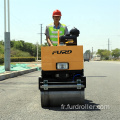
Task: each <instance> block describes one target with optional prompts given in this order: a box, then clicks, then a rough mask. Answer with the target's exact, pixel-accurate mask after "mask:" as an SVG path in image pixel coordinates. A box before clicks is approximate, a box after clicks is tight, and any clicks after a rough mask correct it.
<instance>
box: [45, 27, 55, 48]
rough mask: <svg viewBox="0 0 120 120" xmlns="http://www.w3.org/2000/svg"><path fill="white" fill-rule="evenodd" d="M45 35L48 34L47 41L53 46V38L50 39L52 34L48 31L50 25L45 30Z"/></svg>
mask: <svg viewBox="0 0 120 120" xmlns="http://www.w3.org/2000/svg"><path fill="white" fill-rule="evenodd" d="M45 35H46V40H47V43H48V44H49V46H53V44H52V42H51V40H50V37H49V36H50V35H49V31H48V27H47V26H46V30H45Z"/></svg>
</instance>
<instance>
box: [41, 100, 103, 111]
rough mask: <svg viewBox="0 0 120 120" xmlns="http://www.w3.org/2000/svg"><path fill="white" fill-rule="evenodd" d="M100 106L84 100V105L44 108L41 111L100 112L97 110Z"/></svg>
mask: <svg viewBox="0 0 120 120" xmlns="http://www.w3.org/2000/svg"><path fill="white" fill-rule="evenodd" d="M99 105H100V104H96V103H94V102H93V101H91V100H85V104H84V105H79V104H77V105H70V104H67V105H61V107H45V108H43V109H49V110H53V111H101V110H100V109H99V107H98V106H99Z"/></svg>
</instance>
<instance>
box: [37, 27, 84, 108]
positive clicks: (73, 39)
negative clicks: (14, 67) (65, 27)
mask: <svg viewBox="0 0 120 120" xmlns="http://www.w3.org/2000/svg"><path fill="white" fill-rule="evenodd" d="M79 33H80V32H79V30H78V29H76V28H74V29H72V30H71V31H70V33H69V34H67V35H64V36H60V37H59V40H58V42H59V43H58V45H57V46H51V47H50V46H43V47H41V65H42V69H41V76H40V77H39V90H40V94H41V106H42V107H55V106H61V105H63V104H64V105H67V104H69V105H76V104H80V105H81V104H84V100H85V88H86V77H85V76H84V65H83V63H84V62H83V61H84V59H83V46H82V45H77V37H78V36H79Z"/></svg>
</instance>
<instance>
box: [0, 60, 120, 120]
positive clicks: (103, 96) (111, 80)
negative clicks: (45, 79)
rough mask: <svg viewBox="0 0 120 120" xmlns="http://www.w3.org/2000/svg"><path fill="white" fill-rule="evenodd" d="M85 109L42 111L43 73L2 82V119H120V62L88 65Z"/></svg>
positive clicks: (87, 63)
mask: <svg viewBox="0 0 120 120" xmlns="http://www.w3.org/2000/svg"><path fill="white" fill-rule="evenodd" d="M84 68H85V76H86V77H87V88H86V90H85V105H84V106H77V105H76V106H70V105H69V106H66V108H65V109H63V108H62V107H56V108H55V107H53V108H46V109H43V108H41V103H40V91H39V90H38V76H39V75H40V71H36V72H32V73H28V74H25V75H21V76H18V77H15V78H10V79H6V80H3V81H0V120H48V119H49V120H96V119H97V120H119V119H120V62H99V61H96V62H85V64H84Z"/></svg>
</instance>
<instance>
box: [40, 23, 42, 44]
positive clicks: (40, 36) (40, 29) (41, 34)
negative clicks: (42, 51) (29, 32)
mask: <svg viewBox="0 0 120 120" xmlns="http://www.w3.org/2000/svg"><path fill="white" fill-rule="evenodd" d="M40 25H41V27H40V38H41V46H42V24H40Z"/></svg>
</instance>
